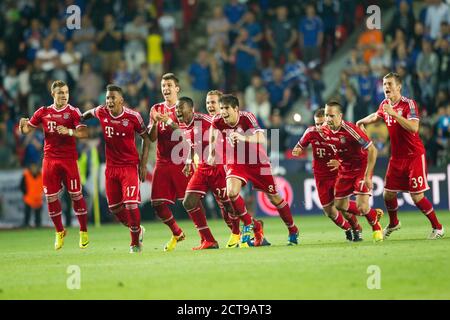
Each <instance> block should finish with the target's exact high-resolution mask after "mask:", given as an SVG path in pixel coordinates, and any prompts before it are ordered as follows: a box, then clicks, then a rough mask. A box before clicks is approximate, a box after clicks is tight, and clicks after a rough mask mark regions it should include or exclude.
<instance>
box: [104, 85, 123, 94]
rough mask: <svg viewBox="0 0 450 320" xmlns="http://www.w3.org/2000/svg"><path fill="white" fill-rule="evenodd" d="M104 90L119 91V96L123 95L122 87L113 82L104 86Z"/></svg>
mask: <svg viewBox="0 0 450 320" xmlns="http://www.w3.org/2000/svg"><path fill="white" fill-rule="evenodd" d="M106 91H117V92H119V93H120V95H121V96H123V91H122V88H121V87H119V86H117V85H115V84H108V85H107V86H106Z"/></svg>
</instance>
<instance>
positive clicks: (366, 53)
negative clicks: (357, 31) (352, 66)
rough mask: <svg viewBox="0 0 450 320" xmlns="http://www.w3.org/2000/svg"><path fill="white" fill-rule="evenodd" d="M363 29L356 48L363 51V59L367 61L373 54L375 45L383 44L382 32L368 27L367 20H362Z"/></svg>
mask: <svg viewBox="0 0 450 320" xmlns="http://www.w3.org/2000/svg"><path fill="white" fill-rule="evenodd" d="M364 27H365V31H364V32H362V33H361V35H360V36H359V38H358V50H361V51H362V52H363V60H364V62H366V63H369V61H370V59H371V58H372V56H373V55H374V54H375V49H376V47H377V45H380V44H383V34H382V33H381V31H380V30H378V29H368V27H367V22H364Z"/></svg>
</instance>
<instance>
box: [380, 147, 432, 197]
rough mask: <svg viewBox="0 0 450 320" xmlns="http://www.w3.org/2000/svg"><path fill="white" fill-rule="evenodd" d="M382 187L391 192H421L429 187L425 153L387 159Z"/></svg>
mask: <svg viewBox="0 0 450 320" xmlns="http://www.w3.org/2000/svg"><path fill="white" fill-rule="evenodd" d="M384 189H385V190H386V191H392V192H411V193H421V192H424V191H427V190H428V189H430V187H429V186H428V181H427V163H426V161H425V155H424V154H422V155H420V156H416V157H412V158H408V159H394V158H391V159H390V160H389V164H388V169H387V172H386V177H385V180H384Z"/></svg>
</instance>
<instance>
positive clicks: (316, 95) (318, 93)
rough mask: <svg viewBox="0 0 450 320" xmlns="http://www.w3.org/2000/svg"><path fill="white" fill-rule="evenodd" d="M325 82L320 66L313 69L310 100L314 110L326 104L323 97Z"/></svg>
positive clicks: (310, 82)
mask: <svg viewBox="0 0 450 320" xmlns="http://www.w3.org/2000/svg"><path fill="white" fill-rule="evenodd" d="M324 90H325V84H324V82H323V80H322V73H321V71H320V69H319V68H315V69H313V70H311V79H310V81H309V100H310V103H311V106H312V109H313V110H316V109H317V108H320V107H322V106H324V101H323V98H322V94H323V91H324Z"/></svg>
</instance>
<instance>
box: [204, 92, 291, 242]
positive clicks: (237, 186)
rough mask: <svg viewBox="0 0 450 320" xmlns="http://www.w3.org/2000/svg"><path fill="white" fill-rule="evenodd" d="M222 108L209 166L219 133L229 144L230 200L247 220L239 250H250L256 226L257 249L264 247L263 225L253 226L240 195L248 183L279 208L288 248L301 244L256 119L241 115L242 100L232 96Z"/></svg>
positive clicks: (224, 99) (213, 133)
mask: <svg viewBox="0 0 450 320" xmlns="http://www.w3.org/2000/svg"><path fill="white" fill-rule="evenodd" d="M219 104H220V115H219V116H215V117H214V118H213V124H212V126H213V128H214V129H216V130H212V131H211V136H210V141H209V144H210V151H209V156H208V163H209V164H214V163H215V159H214V158H215V148H216V147H217V144H216V142H217V137H218V135H219V133H220V134H221V135H222V137H223V138H224V139H225V140H226V141H227V142H228V143H227V147H226V156H225V158H226V162H227V166H226V179H227V196H228V197H229V198H230V199H231V202H232V206H233V209H234V210H235V212H236V213H237V214H238V215H239V216H240V217H243V218H244V219H246V221H244V227H243V229H242V232H241V242H240V246H242V247H248V245H249V242H250V237H251V231H252V227H253V226H254V232H255V241H254V245H255V246H259V245H262V244H263V241H264V234H263V231H262V225H261V223H259V222H258V221H255V222H254V223H253V224H252V218H251V217H250V215H249V214H248V213H247V209H246V207H245V203H244V200H243V199H242V197H240V195H239V194H240V191H241V188H242V186H243V185H245V184H247V181H251V182H252V183H253V186H254V187H255V189H259V190H261V191H263V192H264V193H266V195H267V196H268V197H269V199H270V201H271V203H272V204H273V205H274V206H275V207H276V208H277V210H278V212H279V214H280V217H281V218H282V219H283V221H284V223H285V224H286V226H287V227H288V230H289V236H288V244H289V245H296V244H298V236H299V231H298V228H297V226H296V225H295V223H294V221H293V218H292V214H291V210H290V207H289V204H288V203H287V202H286V201H285V200H284V199H283V198H282V197H281V196H280V195H279V194H278V191H277V189H276V185H275V182H274V179H273V176H272V172H271V165H270V161H269V158H268V156H267V154H266V151H265V150H264V147H263V146H262V144H263V143H265V137H264V134H263V132H262V130H261V129H260V127H259V125H258V122H257V120H256V117H255V116H254V115H253V114H252V113H250V112H244V111H239V100H238V99H237V98H236V97H235V96H233V95H230V94H227V95H223V96H222V97H221V98H220V100H219ZM229 151H231V154H230V152H229ZM247 215H248V217H247Z"/></svg>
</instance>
